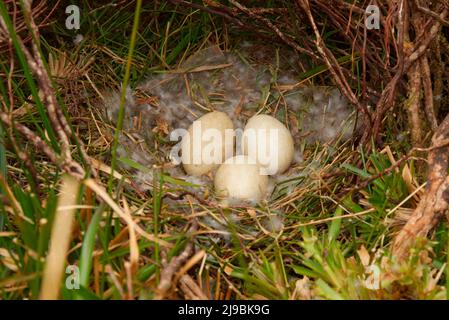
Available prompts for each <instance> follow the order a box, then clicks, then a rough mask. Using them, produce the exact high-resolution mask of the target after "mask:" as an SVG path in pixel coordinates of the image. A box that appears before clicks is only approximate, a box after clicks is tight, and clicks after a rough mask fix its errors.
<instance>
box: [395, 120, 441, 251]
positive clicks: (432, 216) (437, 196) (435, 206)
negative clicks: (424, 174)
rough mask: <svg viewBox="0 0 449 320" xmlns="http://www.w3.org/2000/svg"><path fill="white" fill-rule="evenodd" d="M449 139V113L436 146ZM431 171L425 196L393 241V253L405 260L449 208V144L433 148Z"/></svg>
mask: <svg viewBox="0 0 449 320" xmlns="http://www.w3.org/2000/svg"><path fill="white" fill-rule="evenodd" d="M448 139H449V115H447V116H446V118H445V119H444V121H443V122H442V123H441V124H440V126H439V127H438V129H437V131H436V132H435V134H434V136H433V138H432V146H437V145H441V144H443V142H444V141H447V140H448ZM428 162H429V174H428V183H427V186H426V192H425V195H424V197H423V198H422V199H421V201H420V202H419V204H418V207H417V208H416V209H415V211H414V212H413V214H412V216H411V217H410V219H409V220H408V221H407V223H406V224H405V226H404V227H403V228H402V230H401V231H400V232H399V233H398V234H397V236H396V237H395V239H394V242H393V248H392V249H393V254H394V255H395V256H396V257H397V258H398V259H399V260H404V259H405V258H407V257H408V255H409V249H410V248H411V247H412V246H413V244H414V243H415V241H416V240H417V238H419V237H426V236H427V234H428V233H429V232H430V231H431V230H432V229H433V228H434V227H435V226H436V225H437V224H438V222H439V220H440V218H441V217H442V216H443V215H444V213H445V212H446V211H447V210H448V209H449V176H448V174H447V170H448V166H449V146H448V145H447V144H446V146H445V147H442V148H433V149H431V151H430V152H429V155H428Z"/></svg>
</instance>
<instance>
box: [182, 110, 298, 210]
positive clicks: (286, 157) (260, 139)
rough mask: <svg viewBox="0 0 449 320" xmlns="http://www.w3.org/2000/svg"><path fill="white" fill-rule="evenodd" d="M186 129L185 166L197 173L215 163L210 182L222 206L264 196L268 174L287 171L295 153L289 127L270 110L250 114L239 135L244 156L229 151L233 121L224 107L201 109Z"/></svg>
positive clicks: (256, 199) (200, 173) (202, 171)
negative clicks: (218, 110)
mask: <svg viewBox="0 0 449 320" xmlns="http://www.w3.org/2000/svg"><path fill="white" fill-rule="evenodd" d="M187 133H188V135H187V136H185V137H184V138H183V139H182V142H181V152H182V155H181V161H182V164H183V168H184V170H185V171H186V173H187V174H189V175H192V176H200V175H204V174H207V173H209V172H211V171H213V170H214V169H216V168H217V167H219V168H218V170H217V172H216V173H215V178H214V187H215V191H216V193H217V195H218V196H219V197H220V198H222V201H221V203H222V204H223V205H230V204H234V203H239V202H248V201H249V202H258V201H261V200H263V199H264V198H265V196H266V194H267V190H268V175H276V174H279V173H282V172H284V171H286V170H287V169H288V167H289V166H290V164H291V163H292V161H293V157H294V151H295V150H294V143H293V138H292V135H291V133H290V131H289V130H288V129H287V128H286V127H285V126H284V125H283V124H282V123H281V122H280V121H278V120H277V119H276V118H274V117H271V116H269V115H256V116H253V117H252V118H250V119H249V121H248V123H247V124H246V126H245V128H244V130H243V134H242V141H241V146H242V150H241V151H242V153H243V154H242V155H237V156H233V155H234V136H235V134H234V125H233V123H232V120H231V119H230V118H229V117H228V116H227V115H226V114H225V113H223V112H217V111H214V112H210V113H207V114H205V115H204V116H202V117H200V118H199V119H198V120H196V121H194V122H193V123H192V125H191V126H190V127H189V129H188V131H187ZM220 164H221V165H220Z"/></svg>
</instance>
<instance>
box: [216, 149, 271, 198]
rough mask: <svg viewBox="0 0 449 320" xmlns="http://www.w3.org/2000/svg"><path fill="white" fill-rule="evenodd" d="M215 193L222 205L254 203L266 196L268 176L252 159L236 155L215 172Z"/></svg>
mask: <svg viewBox="0 0 449 320" xmlns="http://www.w3.org/2000/svg"><path fill="white" fill-rule="evenodd" d="M214 186H215V192H216V193H217V195H218V197H220V198H221V199H222V200H221V203H222V204H223V205H225V206H226V205H231V204H238V203H241V202H251V203H256V202H258V201H260V200H263V199H264V198H265V197H266V195H267V190H268V176H267V175H263V174H261V167H260V166H259V165H258V164H257V163H256V161H255V160H254V159H251V158H249V157H248V156H244V155H238V156H235V157H232V158H229V159H227V160H226V161H225V162H224V163H223V164H222V165H221V166H220V167H219V168H218V170H217V172H216V174H215V179H214Z"/></svg>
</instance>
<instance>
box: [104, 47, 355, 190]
mask: <svg viewBox="0 0 449 320" xmlns="http://www.w3.org/2000/svg"><path fill="white" fill-rule="evenodd" d="M258 54H259V55H263V53H261V52H258ZM267 57H268V58H267ZM258 58H259V61H260V58H261V57H260V56H259V57H258ZM262 58H263V59H265V60H267V59H268V60H269V59H270V58H271V60H272V61H271V63H270V62H269V61H267V63H265V64H258V63H251V56H248V55H245V45H243V48H242V50H241V51H230V52H223V51H221V50H220V49H219V48H218V47H215V46H214V47H210V48H207V49H203V50H201V51H198V52H197V53H195V54H194V55H192V56H191V57H189V58H188V59H186V60H185V61H184V62H183V63H181V64H180V66H179V67H178V69H177V70H175V71H171V72H165V73H155V74H152V75H151V76H150V77H149V78H148V80H146V81H144V82H142V83H140V84H139V85H138V86H137V87H136V89H135V91H134V92H133V91H132V90H131V89H129V88H128V89H127V92H126V99H125V118H124V124H123V129H124V130H123V133H122V134H121V136H120V146H119V149H118V155H119V157H125V158H129V159H131V160H133V161H135V162H137V163H139V164H141V165H143V166H145V167H147V168H151V166H152V165H153V164H156V163H158V164H161V163H167V162H169V161H170V160H169V158H168V155H169V153H170V149H171V147H172V146H173V144H159V143H157V141H158V137H159V138H160V137H162V138H163V139H166V140H168V137H169V133H170V132H171V130H174V129H177V128H184V129H187V128H188V127H189V126H190V125H191V124H192V122H193V121H195V120H196V119H198V118H199V117H201V116H203V115H204V114H206V113H208V112H211V111H221V112H224V113H226V114H227V115H228V116H229V117H230V118H231V119H232V121H233V123H234V128H239V129H243V128H244V126H245V123H246V121H247V119H248V118H250V117H251V116H252V115H254V114H256V113H258V112H259V111H260V109H261V108H262V107H263V106H266V105H270V108H271V109H276V110H278V113H279V115H280V116H278V117H277V118H278V119H279V120H280V121H282V122H283V123H284V124H286V125H287V127H289V129H290V132H291V133H292V135H293V138H294V142H295V153H296V154H295V161H296V162H299V161H301V159H302V156H301V153H300V151H299V145H300V143H302V142H303V141H306V142H307V143H314V142H320V143H329V142H333V141H336V140H340V141H344V140H348V139H349V138H350V137H351V136H352V134H353V131H354V128H355V122H356V121H355V119H356V116H355V113H354V108H352V107H351V106H350V105H349V104H348V102H347V100H346V99H345V98H344V97H343V96H342V95H341V93H340V92H339V90H338V89H337V88H335V87H302V88H295V86H292V85H293V84H295V83H297V80H296V79H297V78H296V75H295V72H294V71H292V69H291V68H287V70H282V67H279V66H276V67H273V65H275V63H274V61H275V57H274V55H270V54H268V55H264V56H263V57H262ZM289 59H290V60H291V58H289ZM281 63H282V61H281ZM274 69H276V70H274ZM286 85H287V86H290V87H292V88H294V89H292V90H285V91H282V92H281V91H280V90H279V87H283V86H286ZM119 102H120V93H119V92H113V93H110V94H109V95H107V96H106V97H105V101H104V111H105V112H104V114H105V116H106V118H107V120H108V121H110V122H111V123H112V124H115V123H116V119H117V115H118V109H119ZM276 106H278V107H276ZM265 110H266V108H264V109H263V110H262V112H261V113H264V111H265ZM285 110H288V116H286V114H285ZM281 112H284V113H283V114H281ZM259 113H260V112H259ZM286 119H288V123H286V121H285V120H286ZM155 145H158V148H157V150H156V151H155ZM122 166H124V167H126V165H124V164H122ZM127 169H130V170H134V171H135V176H134V179H135V182H136V184H137V185H138V186H139V187H140V189H142V190H148V189H150V188H151V184H152V183H153V175H152V172H151V171H148V172H141V171H139V170H136V169H133V168H129V167H128V168H127ZM165 171H166V172H167V173H168V174H170V175H171V176H173V177H176V178H180V179H184V180H186V181H188V182H192V183H194V184H196V185H199V186H200V189H203V190H204V189H206V188H209V186H210V185H211V180H210V177H208V176H207V175H205V176H200V177H192V176H189V175H186V174H185V172H184V171H183V170H182V168H181V166H171V167H170V166H168V168H167V169H166V170H165ZM282 177H284V178H285V175H283V176H278V177H275V179H272V181H271V185H273V184H274V183H276V182H278V181H279V180H280V179H282ZM288 178H289V179H291V178H292V176H289V177H288ZM192 191H196V192H198V188H194V189H192Z"/></svg>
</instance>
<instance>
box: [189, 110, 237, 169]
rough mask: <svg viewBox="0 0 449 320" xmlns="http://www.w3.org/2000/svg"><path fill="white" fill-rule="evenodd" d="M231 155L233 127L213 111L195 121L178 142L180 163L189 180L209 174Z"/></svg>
mask: <svg viewBox="0 0 449 320" xmlns="http://www.w3.org/2000/svg"><path fill="white" fill-rule="evenodd" d="M233 153H234V125H233V123H232V120H231V119H230V118H229V117H228V116H227V115H226V114H225V113H223V112H218V111H213V112H210V113H207V114H205V115H203V116H202V117H200V118H199V119H197V120H196V121H194V122H193V123H192V125H191V126H190V127H189V129H188V130H187V134H186V135H185V136H184V137H183V138H182V141H181V162H182V165H183V168H184V170H185V171H186V173H187V174H189V175H192V176H200V175H203V174H206V173H208V172H210V171H212V170H213V169H215V168H217V167H218V166H219V165H220V164H222V163H223V162H224V161H225V160H226V159H227V158H229V157H231V156H232V155H233Z"/></svg>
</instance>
